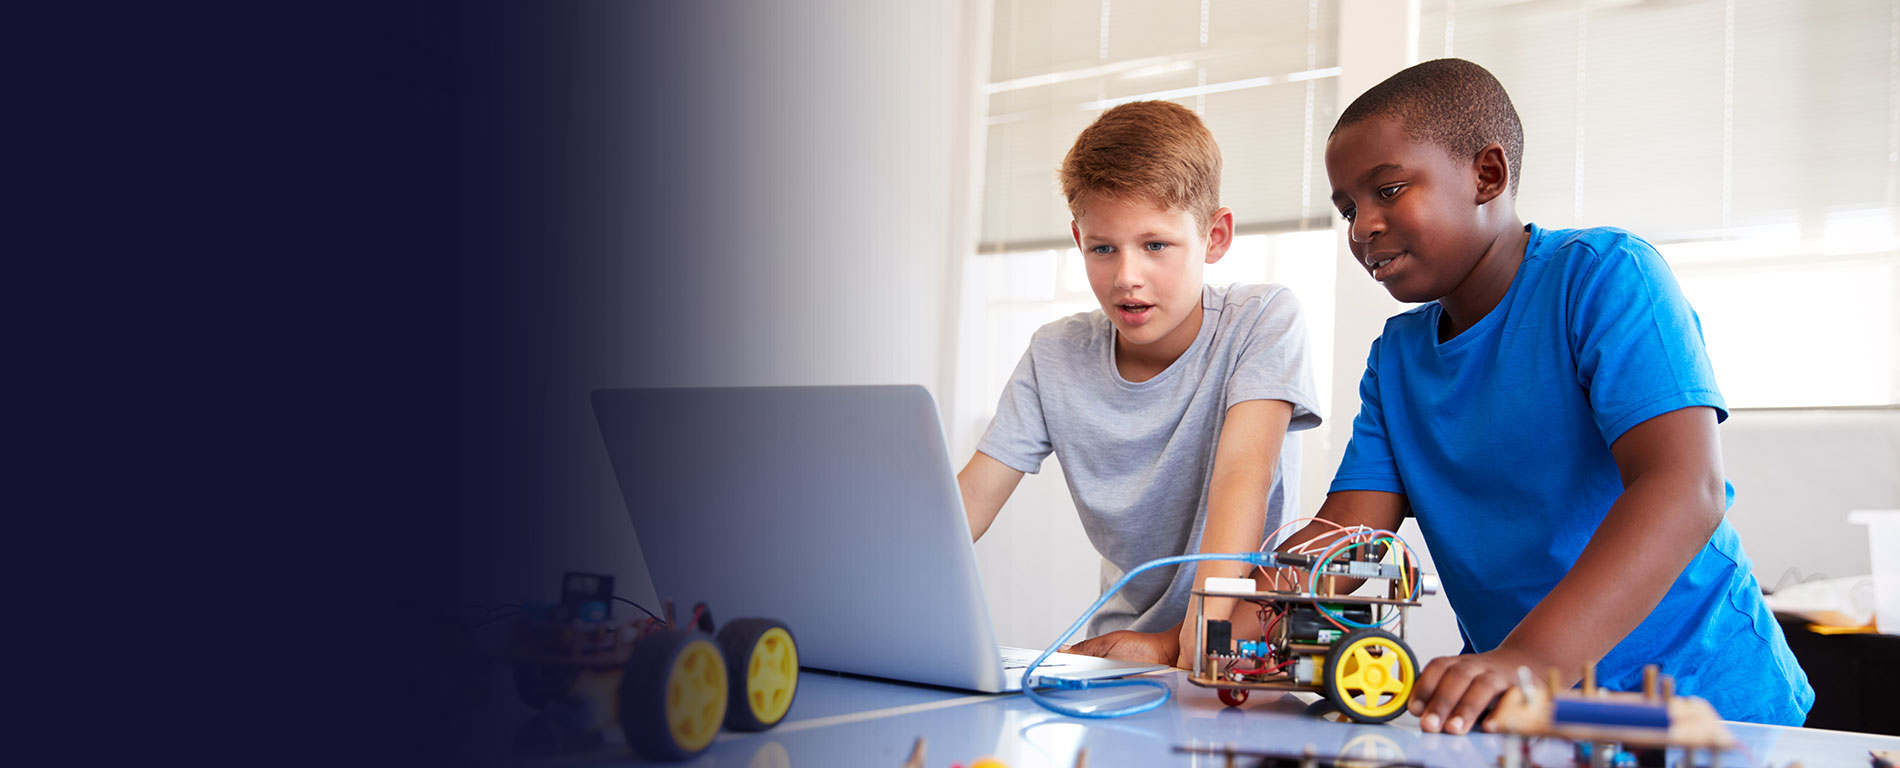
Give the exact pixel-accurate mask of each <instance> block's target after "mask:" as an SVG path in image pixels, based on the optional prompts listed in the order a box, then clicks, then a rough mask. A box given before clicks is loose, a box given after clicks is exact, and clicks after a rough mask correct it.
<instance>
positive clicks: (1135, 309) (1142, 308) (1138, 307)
mask: <svg viewBox="0 0 1900 768" xmlns="http://www.w3.org/2000/svg"><path fill="white" fill-rule="evenodd" d="M1115 307H1116V308H1117V309H1120V310H1121V311H1123V312H1127V313H1128V314H1131V315H1139V314H1141V313H1143V312H1146V311H1148V310H1150V309H1154V307H1155V305H1153V304H1116V305H1115Z"/></svg>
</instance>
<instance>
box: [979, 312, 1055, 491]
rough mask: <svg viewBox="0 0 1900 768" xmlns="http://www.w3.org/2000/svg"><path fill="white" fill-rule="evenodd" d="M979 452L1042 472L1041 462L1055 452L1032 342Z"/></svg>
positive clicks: (1012, 465)
mask: <svg viewBox="0 0 1900 768" xmlns="http://www.w3.org/2000/svg"><path fill="white" fill-rule="evenodd" d="M976 449H977V450H978V451H981V452H982V453H985V454H988V455H989V457H990V458H992V459H995V460H997V461H1000V462H1003V464H1004V465H1005V466H1008V467H1009V468H1010V469H1014V470H1016V471H1018V472H1027V473H1029V474H1032V475H1033V474H1036V473H1037V472H1040V471H1042V460H1043V459H1046V458H1048V457H1049V453H1050V452H1051V451H1052V450H1054V449H1053V447H1052V446H1051V444H1050V442H1049V426H1048V423H1047V422H1045V421H1044V420H1043V416H1042V396H1041V394H1040V393H1039V391H1038V389H1037V386H1036V347H1035V345H1034V344H1033V343H1032V344H1031V345H1030V347H1029V349H1027V350H1025V351H1024V352H1023V359H1022V361H1020V362H1018V363H1016V371H1015V373H1012V374H1010V376H1009V383H1008V384H1006V385H1004V386H1003V396H1002V397H1001V398H1000V399H998V400H997V402H996V417H995V418H992V419H990V428H989V429H988V430H987V431H985V432H984V433H983V439H981V440H978V441H977V443H976Z"/></svg>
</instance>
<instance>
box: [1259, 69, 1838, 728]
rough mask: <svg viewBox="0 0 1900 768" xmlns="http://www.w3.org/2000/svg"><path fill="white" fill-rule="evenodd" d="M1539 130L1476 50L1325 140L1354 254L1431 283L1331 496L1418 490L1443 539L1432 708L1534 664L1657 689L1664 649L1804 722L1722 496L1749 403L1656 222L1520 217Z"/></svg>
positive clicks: (1388, 360)
mask: <svg viewBox="0 0 1900 768" xmlns="http://www.w3.org/2000/svg"><path fill="white" fill-rule="evenodd" d="M1522 156H1523V127H1522V125H1521V124H1520V123H1519V121H1518V117H1517V111H1516V109H1515V108H1514V107H1513V106H1512V105H1511V101H1510V97H1509V96H1508V95H1506V94H1505V92H1504V88H1503V86H1502V85H1500V84H1499V83H1498V81H1497V79H1496V78H1494V77H1492V75H1491V73H1489V72H1487V71H1485V70H1484V69H1483V68H1482V67H1479V66H1478V65H1476V64H1473V63H1471V62H1468V61H1462V60H1458V59H1441V60H1438V61H1429V62H1425V63H1423V64H1419V65H1417V66H1414V67H1411V68H1409V69H1406V70H1405V71H1402V72H1400V73H1398V74H1396V75H1393V76H1392V77H1391V78H1390V79H1387V80H1386V81H1385V82H1383V83H1380V84H1379V85H1377V86H1375V87H1373V88H1372V89H1371V90H1369V91H1367V92H1366V93H1365V94H1364V95H1362V96H1360V97H1359V98H1358V99H1357V100H1355V101H1354V102H1353V103H1352V105H1351V106H1350V107H1348V108H1347V109H1346V111H1345V112H1344V113H1342V114H1341V115H1340V117H1339V122H1338V124H1337V125H1336V126H1335V127H1334V128H1333V133H1332V136H1331V137H1330V138H1329V139H1328V141H1327V146H1326V172H1327V175H1328V177H1329V178H1330V179H1331V181H1332V186H1333V203H1334V205H1336V206H1337V207H1338V209H1339V212H1340V214H1341V215H1342V216H1344V217H1345V218H1346V220H1347V221H1348V222H1349V224H1350V226H1349V229H1348V232H1349V235H1350V250H1351V252H1352V255H1353V257H1354V258H1355V259H1356V260H1357V261H1358V262H1360V263H1361V264H1362V265H1363V266H1364V267H1365V269H1366V270H1367V271H1368V272H1370V273H1371V275H1372V278H1373V279H1374V280H1377V281H1379V283H1380V284H1381V285H1383V286H1384V287H1385V289H1386V290H1387V291H1389V292H1390V293H1391V294H1392V296H1393V297H1395V298H1397V299H1399V300H1400V301H1405V302H1424V303H1423V304H1422V305H1421V306H1418V307H1415V308H1413V309H1410V310H1408V311H1406V312H1404V313H1401V314H1399V315H1398V316H1396V317H1393V318H1391V319H1390V320H1388V321H1386V325H1385V330H1384V332H1383V334H1381V336H1380V337H1379V338H1378V339H1377V340H1375V341H1374V342H1373V344H1372V351H1371V354H1370V355H1368V357H1367V359H1366V373H1365V376H1364V378H1363V379H1362V381H1361V382H1360V385H1359V394H1360V398H1361V406H1360V411H1359V416H1358V418H1357V419H1356V420H1355V421H1354V422H1353V434H1352V439H1351V443H1350V444H1349V445H1348V446H1347V448H1346V453H1345V458H1344V460H1343V461H1342V462H1341V463H1340V467H1339V472H1338V474H1337V475H1336V476H1335V477H1334V479H1333V484H1332V488H1331V490H1330V493H1329V495H1328V496H1327V498H1326V501H1325V503H1324V504H1323V505H1322V506H1321V507H1320V510H1319V513H1318V514H1319V517H1321V518H1322V519H1325V520H1329V521H1332V522H1334V523H1339V524H1347V525H1351V524H1360V525H1367V526H1371V527H1373V528H1376V529H1385V530H1395V529H1396V528H1397V527H1398V525H1399V522H1400V520H1401V519H1402V518H1403V517H1404V516H1405V515H1406V514H1407V513H1408V512H1409V513H1410V514H1412V515H1413V516H1415V517H1416V518H1417V519H1418V524H1419V528H1420V530H1422V531H1423V532H1424V535H1425V540H1426V542H1427V543H1428V544H1429V545H1430V547H1431V551H1432V553H1433V554H1434V555H1435V557H1434V560H1435V562H1436V564H1437V567H1438V569H1439V571H1440V576H1441V578H1442V579H1443V581H1444V585H1445V595H1446V597H1447V598H1448V599H1449V600H1450V601H1451V604H1452V607H1453V609H1455V610H1456V611H1457V614H1458V625H1459V629H1460V632H1461V634H1462V635H1463V636H1464V639H1465V652H1464V653H1463V654H1462V655H1458V656H1453V657H1447V658H1441V659H1435V660H1433V661H1432V662H1431V663H1430V664H1428V665H1427V666H1426V667H1425V669H1424V670H1423V671H1422V672H1421V673H1420V674H1419V677H1418V681H1417V685H1416V687H1415V689H1414V695H1413V699H1412V702H1411V711H1412V713H1413V714H1415V715H1419V716H1420V727H1421V728H1422V729H1423V730H1425V731H1427V732H1437V731H1441V730H1442V731H1445V732H1449V733H1464V732H1466V731H1468V730H1470V728H1471V726H1472V725H1473V724H1474V723H1475V722H1477V720H1478V719H1479V717H1480V716H1481V715H1482V714H1483V713H1484V712H1485V710H1486V709H1487V708H1488V707H1490V706H1491V704H1492V703H1493V702H1495V701H1496V700H1497V698H1498V696H1499V695H1501V694H1502V693H1503V692H1504V691H1505V690H1506V689H1508V688H1509V687H1510V686H1511V685H1513V684H1514V683H1515V682H1516V681H1517V679H1518V675H1517V670H1518V668H1519V667H1528V668H1530V669H1531V670H1533V671H1534V672H1535V674H1536V677H1535V678H1534V679H1538V680H1542V679H1543V674H1544V670H1545V669H1547V668H1552V667H1555V668H1557V669H1558V670H1560V671H1561V674H1562V675H1565V676H1567V678H1566V679H1565V681H1564V683H1563V684H1565V685H1571V684H1574V683H1576V682H1577V681H1578V680H1579V679H1581V677H1582V670H1583V668H1584V666H1585V665H1587V664H1595V665H1596V678H1597V682H1598V683H1599V684H1600V685H1602V686H1604V687H1607V688H1612V689H1621V690H1641V686H1642V668H1643V666H1644V665H1645V664H1651V663H1654V664H1659V665H1661V667H1662V671H1663V673H1664V674H1668V675H1673V676H1674V677H1675V679H1676V690H1677V691H1679V692H1681V693H1684V694H1691V695H1696V696H1700V697H1703V698H1705V699H1707V700H1709V702H1710V703H1712V704H1713V705H1714V706H1715V708H1716V710H1717V711H1719V712H1720V713H1721V714H1722V716H1723V717H1725V718H1727V719H1731V720H1745V721H1751V722H1759V723H1778V724H1786V725H1800V724H1801V723H1802V722H1803V721H1804V719H1805V718H1806V714H1807V711H1808V707H1809V706H1810V705H1812V704H1813V701H1814V691H1813V689H1812V688H1810V687H1809V686H1808V681H1807V675H1806V674H1805V673H1803V672H1802V670H1801V667H1800V666H1799V665H1798V664H1797V663H1796V662H1795V659H1794V657H1793V655H1792V654H1791V653H1790V652H1789V650H1788V644H1787V641H1786V639H1785V638H1784V637H1783V636H1782V634H1781V630H1780V628H1779V626H1777V625H1776V623H1775V621H1774V619H1773V617H1772V616H1771V615H1770V613H1769V611H1768V610H1767V608H1766V607H1764V606H1763V604H1762V600H1761V588H1760V585H1759V584H1757V582H1756V581H1755V577H1754V573H1753V565H1752V564H1751V562H1750V561H1749V559H1748V556H1747V555H1746V554H1744V553H1743V551H1742V545H1741V541H1740V540H1739V539H1738V538H1737V537H1736V534H1735V529H1734V528H1732V527H1730V526H1729V524H1728V523H1727V522H1726V521H1725V520H1724V519H1723V515H1724V512H1725V510H1726V509H1727V508H1728V505H1729V504H1730V502H1731V501H1732V500H1733V498H1734V492H1733V489H1732V488H1731V487H1730V486H1729V485H1728V483H1727V481H1726V480H1725V479H1724V477H1723V474H1722V457H1721V452H1720V448H1719V445H1718V442H1717V439H1716V424H1717V423H1719V422H1720V421H1722V420H1723V419H1724V418H1726V417H1727V412H1726V410H1725V407H1726V406H1725V404H1724V402H1723V400H1722V395H1721V393H1720V392H1719V391H1718V390H1717V389H1716V385H1715V375H1714V372H1713V371H1712V369H1711V367H1710V364H1709V359H1708V355H1707V352H1706V351H1705V350H1704V348H1703V342H1702V332H1701V326H1700V325H1699V323H1698V321H1697V319H1696V316H1695V312H1694V311H1693V310H1691V309H1690V307H1689V303H1688V302H1687V301H1686V300H1685V299H1684V298H1683V295H1682V292H1681V290H1680V289H1679V288H1678V287H1677V285H1676V282H1675V279H1674V278H1673V276H1672V275H1671V274H1670V271H1669V267H1668V265H1666V264H1665V263H1664V262H1663V260H1662V258H1661V256H1660V255H1658V254H1657V252H1656V250H1655V248H1653V247H1651V246H1650V245H1649V243H1646V242H1644V241H1643V240H1641V239H1639V238H1637V237H1636V236H1634V235H1631V234H1630V233H1628V232H1624V231H1622V230H1617V229H1609V228H1597V229H1580V230H1547V229H1543V228H1540V227H1538V226H1536V225H1534V224H1533V225H1525V224H1524V223H1522V222H1521V221H1520V220H1519V219H1518V217H1517V213H1516V211H1515V208H1514V198H1515V194H1516V189H1517V177H1518V169H1519V167H1520V162H1521V159H1522ZM1321 527H1322V526H1320V525H1319V524H1314V525H1312V526H1309V527H1308V528H1306V529H1304V530H1302V531H1300V532H1299V533H1297V534H1295V535H1294V536H1293V537H1292V538H1290V539H1288V544H1287V545H1286V546H1283V547H1282V549H1286V548H1288V547H1290V546H1292V545H1297V544H1299V543H1301V542H1303V541H1306V540H1308V539H1312V538H1314V537H1316V536H1318V535H1320V533H1321V530H1320V528H1321ZM1263 578H1264V577H1263Z"/></svg>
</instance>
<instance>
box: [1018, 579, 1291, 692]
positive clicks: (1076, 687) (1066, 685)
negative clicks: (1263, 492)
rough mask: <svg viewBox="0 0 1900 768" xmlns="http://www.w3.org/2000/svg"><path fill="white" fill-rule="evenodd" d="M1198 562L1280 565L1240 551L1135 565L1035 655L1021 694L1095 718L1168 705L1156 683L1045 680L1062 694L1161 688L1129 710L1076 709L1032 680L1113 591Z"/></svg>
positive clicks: (1164, 689)
mask: <svg viewBox="0 0 1900 768" xmlns="http://www.w3.org/2000/svg"><path fill="white" fill-rule="evenodd" d="M1198 560H1234V561H1238V562H1243V563H1249V564H1252V565H1257V566H1261V567H1263V568H1271V567H1273V566H1276V565H1278V564H1279V560H1278V559H1276V558H1275V555H1274V553H1272V552H1243V553H1239V554H1217V553H1207V554H1198V555H1176V556H1174V557H1163V558H1160V559H1158V560H1149V561H1148V562H1145V563H1142V564H1141V565H1138V566H1135V569H1134V570H1132V571H1129V572H1128V573H1127V574H1125V575H1123V576H1122V578H1121V581H1117V582H1115V586H1112V587H1109V588H1108V591H1106V592H1103V593H1102V596H1101V597H1099V598H1097V599H1096V600H1095V604H1094V605H1091V606H1089V609H1088V610H1087V611H1085V612H1083V614H1082V618H1079V619H1076V620H1075V624H1073V625H1070V627H1069V630H1068V631H1067V632H1063V633H1062V636H1061V637H1058V638H1056V641H1055V642H1053V643H1050V644H1049V647H1048V648H1045V649H1043V651H1042V655H1040V656H1037V657H1036V660H1035V661H1032V662H1029V666H1027V667H1024V668H1023V695H1024V696H1027V697H1029V700H1030V701H1034V702H1036V703H1037V704H1039V705H1041V706H1042V708H1043V709H1047V710H1049V711H1051V712H1054V713H1056V714H1058V715H1068V716H1070V717H1085V718H1097V719H1103V718H1110V717H1124V716H1127V715H1135V714H1140V713H1142V712H1146V711H1148V710H1151V709H1154V708H1155V707H1159V706H1161V705H1162V704H1165V703H1167V701H1168V697H1170V696H1172V695H1174V692H1173V691H1172V690H1171V689H1169V688H1168V686H1167V685H1166V684H1164V683H1162V682H1161V681H1159V680H1069V679H1066V678H1050V680H1049V681H1048V682H1049V687H1051V688H1055V689H1057V690H1063V691H1080V690H1086V689H1093V688H1121V687H1126V686H1131V685H1151V686H1154V687H1156V688H1160V689H1161V696H1160V697H1159V698H1154V699H1149V700H1148V701H1145V702H1142V703H1140V704H1136V705H1134V706H1131V707H1123V708H1121V709H1092V710H1085V709H1077V708H1075V707H1071V706H1067V705H1064V704H1059V703H1057V702H1053V701H1050V700H1048V699H1045V698H1043V696H1042V694H1040V693H1037V692H1036V684H1037V683H1038V682H1040V681H1039V680H1037V679H1036V677H1035V672H1036V667H1037V666H1039V665H1041V664H1042V662H1044V661H1046V660H1047V659H1048V658H1049V657H1050V656H1051V655H1054V654H1055V652H1056V649H1057V648H1060V647H1062V644H1063V643H1064V642H1067V641H1068V639H1069V638H1070V637H1073V636H1075V633H1076V632H1077V631H1079V630H1081V629H1082V625H1083V624H1086V623H1088V620H1089V617H1091V616H1094V615H1095V612H1096V611H1099V610H1102V606H1104V605H1107V604H1108V598H1110V597H1111V596H1113V595H1114V594H1115V593H1116V592H1120V591H1121V589H1122V587H1125V586H1128V582H1129V581H1130V580H1132V579H1134V578H1135V575H1136V574H1138V573H1141V572H1142V571H1146V570H1148V569H1150V568H1158V567H1161V566H1164V565H1175V564H1178V563H1191V562H1195V561H1198Z"/></svg>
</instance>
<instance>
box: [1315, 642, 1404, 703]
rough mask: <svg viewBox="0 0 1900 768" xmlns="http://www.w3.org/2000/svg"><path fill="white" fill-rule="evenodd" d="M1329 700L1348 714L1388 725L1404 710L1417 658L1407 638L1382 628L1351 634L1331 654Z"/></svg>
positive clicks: (1328, 662)
mask: <svg viewBox="0 0 1900 768" xmlns="http://www.w3.org/2000/svg"><path fill="white" fill-rule="evenodd" d="M1325 669H1326V680H1325V688H1326V698H1328V699H1331V700H1332V702H1333V704H1334V705H1336V706H1338V707H1339V710H1340V711H1341V712H1344V713H1346V715H1347V716H1348V717H1351V718H1352V719H1354V720H1357V721H1359V722H1362V723H1383V722H1385V721H1387V720H1391V719H1392V718H1395V717H1398V716H1399V713H1401V712H1404V711H1405V704H1406V702H1409V701H1411V700H1412V687H1413V686H1414V685H1416V684H1417V683H1418V662H1417V661H1416V660H1415V659H1414V658H1413V657H1412V649H1411V648H1408V647H1406V645H1405V641H1404V640H1400V639H1399V638H1398V637H1396V636H1394V635H1393V634H1392V633H1390V632H1387V631H1385V630H1382V629H1360V630H1355V631H1353V632H1351V633H1349V634H1347V635H1346V636H1345V637H1344V638H1341V639H1340V641H1339V642H1338V643H1335V644H1334V645H1333V647H1332V650H1330V651H1328V652H1327V654H1326V667H1325Z"/></svg>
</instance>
